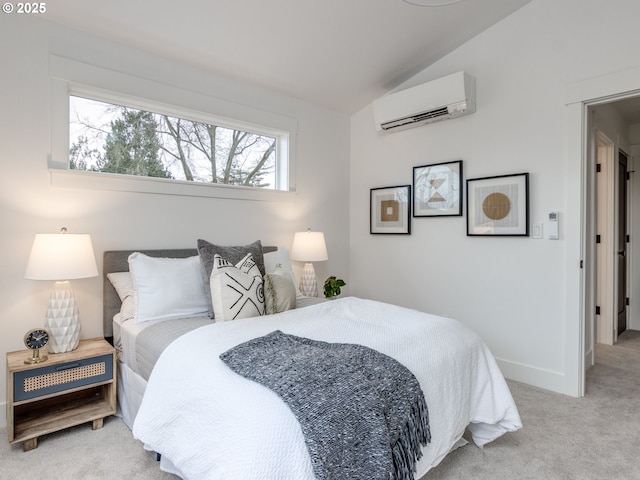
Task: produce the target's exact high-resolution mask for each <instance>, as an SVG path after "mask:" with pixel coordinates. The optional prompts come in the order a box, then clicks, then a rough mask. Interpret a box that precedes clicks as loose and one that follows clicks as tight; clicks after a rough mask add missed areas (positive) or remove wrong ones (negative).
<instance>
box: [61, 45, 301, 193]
mask: <svg viewBox="0 0 640 480" xmlns="http://www.w3.org/2000/svg"><path fill="white" fill-rule="evenodd" d="M49 71H50V76H51V104H52V112H51V115H52V119H51V120H52V121H51V128H52V130H51V143H52V145H51V157H50V158H49V161H48V166H49V171H50V176H51V185H52V186H53V187H57V188H73V189H95V190H112V191H125V192H139V193H154V194H166V195H184V196H196V197H213V198H228V199H243V200H259V201H282V200H287V199H292V198H293V197H295V181H294V179H295V169H294V164H295V159H294V153H295V139H296V133H297V121H296V120H295V119H293V118H291V117H287V116H283V115H279V114H274V113H271V112H266V111H263V110H259V109H255V108H252V107H248V106H245V105H240V104H236V103H232V102H228V101H226V100H221V99H217V98H214V97H209V96H206V95H202V94H200V93H196V92H192V91H187V90H184V89H180V88H176V87H173V86H171V85H165V84H161V83H158V82H155V81H151V80H147V79H143V78H140V77H134V76H131V75H128V74H124V73H121V72H116V71H113V70H109V69H105V68H102V67H97V66H94V65H88V64H85V63H82V62H78V61H75V60H70V59H68V58H63V57H58V56H55V55H50V56H49ZM137 92H144V98H143V97H141V96H140V95H137V94H136V93H137ZM69 95H78V96H85V97H88V98H94V99H96V100H101V101H105V102H109V103H115V104H121V103H126V104H127V105H128V106H132V107H137V108H140V109H143V110H150V111H154V112H156V113H165V114H168V115H172V116H179V117H182V118H189V119H192V120H196V121H203V122H206V123H216V120H219V122H217V123H216V124H217V125H220V126H224V127H230V128H234V127H237V128H239V129H245V130H247V129H248V130H250V131H252V132H255V133H259V134H263V135H269V136H274V137H276V138H277V142H278V144H277V147H278V148H279V149H281V150H280V151H286V152H287V155H284V156H283V157H282V158H281V159H278V161H279V162H281V163H282V162H283V161H284V162H286V165H280V166H279V167H278V169H277V172H279V174H278V175H277V178H276V189H275V190H273V189H263V188H256V187H245V186H239V185H224V184H214V183H211V184H209V183H200V182H188V181H181V180H167V179H157V178H151V177H136V176H132V175H118V174H108V173H101V172H87V171H80V170H70V169H69ZM167 98H169V99H174V98H179V99H180V100H179V101H176V103H173V102H172V103H169V102H167ZM194 107H195V108H194ZM158 110H160V111H158ZM214 112H215V113H214ZM283 185H284V186H285V189H283V190H279V188H281V187H282V186H283ZM287 187H288V189H287Z"/></svg>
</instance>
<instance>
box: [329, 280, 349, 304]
mask: <svg viewBox="0 0 640 480" xmlns="http://www.w3.org/2000/svg"><path fill="white" fill-rule="evenodd" d="M345 285H346V283H345V281H344V280H342V279H341V278H336V277H329V278H327V279H326V280H325V282H324V296H325V297H327V298H329V299H333V298H335V297H337V296H338V295H340V287H344V286H345Z"/></svg>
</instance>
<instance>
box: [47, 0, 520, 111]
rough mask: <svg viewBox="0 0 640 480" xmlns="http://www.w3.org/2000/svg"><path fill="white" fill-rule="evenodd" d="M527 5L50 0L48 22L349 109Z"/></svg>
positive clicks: (489, 1)
mask: <svg viewBox="0 0 640 480" xmlns="http://www.w3.org/2000/svg"><path fill="white" fill-rule="evenodd" d="M529 1H530V0H463V1H462V2H460V3H456V4H452V5H447V6H438V7H421V6H415V5H410V4H408V3H405V2H404V1H402V0H184V1H175V0H172V1H169V0H136V1H131V0H84V1H81V2H79V1H78V0H53V1H51V2H48V3H47V13H46V17H45V18H46V19H47V20H49V21H52V22H55V23H60V24H63V25H66V26H68V27H71V28H73V29H76V30H80V31H85V32H88V33H91V34H93V35H95V36H98V37H103V38H106V39H108V40H111V41H115V42H118V43H122V44H126V45H130V46H131V47H134V48H137V49H140V50H144V51H148V52H151V53H154V54H157V55H160V56H163V57H165V58H167V59H173V60H178V61H180V62H183V63H188V64H191V65H193V66H196V67H198V68H201V69H204V70H208V71H211V72H215V73H217V74H221V75H224V76H227V77H230V78H233V79H238V80H242V81H247V82H251V83H253V84H256V85H259V86H262V87H266V88H268V89H271V90H276V91H280V92H283V93H286V94H288V95H291V96H294V97H296V98H300V99H303V100H306V101H309V102H312V103H315V104H318V105H323V106H326V107H328V108H331V109H334V110H338V111H343V112H346V113H353V112H355V111H358V110H359V109H361V108H362V107H364V106H366V105H367V104H368V103H370V102H371V101H372V100H373V99H375V98H377V97H379V96H381V95H384V94H385V93H387V91H389V90H390V89H392V88H394V87H396V86H397V85H399V84H400V83H402V82H403V81H404V80H406V79H408V78H410V77H411V76H412V75H413V74H415V73H417V72H419V71H420V70H422V69H424V68H425V67H427V66H429V65H430V64H431V63H433V62H434V61H436V60H438V59H439V58H441V57H443V56H445V55H446V54H448V53H449V52H451V51H452V50H454V49H455V48H457V47H458V46H460V45H462V44H463V43H464V42H466V41H467V40H469V39H471V38H472V37H474V36H476V35H478V34H479V33H481V32H482V31H483V30H485V29H487V28H488V27H490V26H491V25H493V24H495V23H496V22H498V21H500V20H501V19H503V18H504V17H506V16H508V15H510V14H511V13H513V12H514V11H516V10H518V9H519V8H521V7H522V6H523V5H525V4H526V3H528V2H529Z"/></svg>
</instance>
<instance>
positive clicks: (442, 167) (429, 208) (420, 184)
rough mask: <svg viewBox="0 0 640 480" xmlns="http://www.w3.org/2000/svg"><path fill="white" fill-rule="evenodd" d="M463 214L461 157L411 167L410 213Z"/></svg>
mask: <svg viewBox="0 0 640 480" xmlns="http://www.w3.org/2000/svg"><path fill="white" fill-rule="evenodd" d="M461 215H462V160H456V161H455V162H445V163H435V164H432V165H423V166H421V167H413V216H414V217H446V216H461Z"/></svg>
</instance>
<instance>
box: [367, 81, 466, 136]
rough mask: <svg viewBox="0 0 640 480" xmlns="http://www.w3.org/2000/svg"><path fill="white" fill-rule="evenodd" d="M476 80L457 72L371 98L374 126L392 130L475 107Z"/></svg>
mask: <svg viewBox="0 0 640 480" xmlns="http://www.w3.org/2000/svg"><path fill="white" fill-rule="evenodd" d="M475 86H476V82H475V79H474V78H473V77H472V76H471V75H468V74H466V73H465V72H457V73H453V74H451V75H447V76H446V77H441V78H438V79H436V80H432V81H430V82H427V83H423V84H422V85H418V86H415V87H411V88H407V89H406V90H401V91H399V92H396V93H392V94H390V95H387V96H384V97H382V98H379V99H377V100H375V101H374V102H373V115H374V119H375V122H376V128H377V129H378V130H386V131H387V132H393V131H398V130H404V129H405V128H410V127H416V126H418V125H423V124H425V123H430V122H436V121H438V120H446V119H449V118H456V117H461V116H462V115H468V114H470V113H473V112H475V111H476V88H475Z"/></svg>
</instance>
